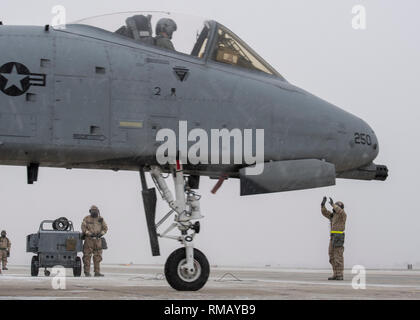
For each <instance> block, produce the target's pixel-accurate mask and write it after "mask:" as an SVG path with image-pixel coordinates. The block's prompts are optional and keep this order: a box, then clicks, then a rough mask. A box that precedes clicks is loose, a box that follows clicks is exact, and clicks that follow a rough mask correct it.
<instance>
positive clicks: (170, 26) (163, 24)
mask: <svg viewBox="0 0 420 320" xmlns="http://www.w3.org/2000/svg"><path fill="white" fill-rule="evenodd" d="M176 30H177V25H176V23H175V21H174V20H172V19H169V18H162V19H160V20H159V21H158V22H157V24H156V35H159V34H160V33H162V32H165V33H166V34H167V35H168V37H169V39H172V34H173V33H174V32H175V31H176Z"/></svg>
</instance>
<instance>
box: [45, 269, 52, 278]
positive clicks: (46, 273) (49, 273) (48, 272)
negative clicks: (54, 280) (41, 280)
mask: <svg viewBox="0 0 420 320" xmlns="http://www.w3.org/2000/svg"><path fill="white" fill-rule="evenodd" d="M50 275H51V272H50V271H48V270H47V269H45V270H44V276H46V277H49V276H50Z"/></svg>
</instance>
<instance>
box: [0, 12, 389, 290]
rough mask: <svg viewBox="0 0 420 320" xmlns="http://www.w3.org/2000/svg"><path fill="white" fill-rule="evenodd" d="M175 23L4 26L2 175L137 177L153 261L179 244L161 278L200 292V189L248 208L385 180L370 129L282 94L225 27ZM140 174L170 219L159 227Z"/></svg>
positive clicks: (276, 78) (275, 79) (0, 57)
mask: <svg viewBox="0 0 420 320" xmlns="http://www.w3.org/2000/svg"><path fill="white" fill-rule="evenodd" d="M160 18H171V19H173V21H174V22H176V24H177V28H176V29H177V30H176V31H175V28H173V26H172V30H170V32H169V33H172V32H173V38H172V42H173V44H174V46H175V51H172V50H167V49H164V48H161V47H158V46H157V45H156V40H155V39H154V38H153V37H154V36H156V35H155V34H153V32H152V28H153V26H155V25H156V23H157V21H158V20H159V19H160ZM101 19H102V20H101ZM96 20H97V21H99V22H98V23H97V24H95V23H92V21H93V22H95V21H96ZM181 20H182V19H177V18H176V15H171V14H166V13H158V12H149V13H146V12H142V13H135V14H133V13H125V14H117V15H109V16H108V15H104V16H101V17H99V19H95V18H93V19H91V20H89V19H88V20H85V21H82V22H80V23H74V24H68V25H65V26H59V27H51V26H48V25H46V26H8V25H7V24H4V25H1V26H0V48H1V51H0V90H1V92H0V164H2V165H19V166H26V167H27V173H28V183H30V184H32V183H33V182H35V181H37V178H38V168H39V167H59V168H67V169H71V168H84V169H109V170H133V171H138V172H140V178H141V184H142V188H143V191H142V195H143V204H144V208H145V213H146V221H147V225H148V231H149V236H150V241H151V247H152V253H153V255H159V243H158V237H163V238H170V239H174V240H176V241H179V242H180V243H181V244H182V247H181V248H180V249H178V250H176V251H174V252H173V253H172V254H171V255H170V257H169V258H168V260H167V262H166V264H165V275H166V279H167V281H168V282H169V284H170V285H171V286H172V287H173V288H175V289H177V290H198V289H200V288H202V287H203V286H204V284H205V283H206V281H207V279H208V276H209V271H210V270H209V269H210V268H209V263H208V261H207V259H206V257H205V255H204V254H203V253H202V252H200V251H199V250H198V249H196V248H195V247H194V239H195V237H196V235H197V234H198V233H199V231H200V224H199V222H198V221H197V220H198V219H200V218H202V216H201V213H200V205H199V200H200V196H199V195H198V194H197V193H196V191H195V190H197V189H198V187H199V178H200V176H208V177H210V178H213V179H218V180H219V181H218V182H217V184H216V186H215V189H214V191H216V189H218V188H219V187H220V185H221V183H222V182H223V180H225V179H229V178H236V179H240V193H241V195H254V194H261V193H274V192H281V191H291V190H302V189H309V188H317V187H324V186H330V185H334V184H335V180H336V178H345V179H360V180H385V179H386V178H387V175H388V169H387V168H386V167H385V166H380V165H376V164H374V163H373V161H374V159H375V158H376V157H377V155H378V152H379V144H378V139H377V137H376V135H375V133H374V131H373V130H372V129H371V128H370V127H369V125H368V124H367V123H366V122H365V121H363V120H362V119H360V118H358V117H356V116H354V115H352V114H350V113H348V112H346V111H344V110H342V109H340V108H339V107H337V106H334V105H332V104H330V103H328V102H326V101H324V100H321V99H320V98H318V97H316V96H314V95H312V94H310V93H309V92H307V91H304V90H302V89H300V88H297V87H296V86H294V85H293V84H291V83H289V82H288V81H287V80H286V79H285V78H283V77H282V76H281V75H280V74H279V73H278V72H277V71H276V70H275V69H274V68H273V67H271V66H270V65H269V64H268V63H267V62H266V61H264V60H263V59H262V58H261V57H260V56H259V55H258V54H257V53H256V52H255V51H254V50H252V49H251V48H250V47H249V46H248V45H247V44H246V43H245V42H244V41H242V40H241V39H240V38H239V37H238V36H237V35H235V34H234V33H233V32H231V31H230V30H229V29H228V28H226V27H225V26H223V25H222V24H220V23H217V22H216V21H205V22H204V25H203V24H201V26H200V27H199V24H197V23H196V22H195V21H193V22H191V23H187V22H184V21H181ZM201 22H202V21H200V23H201ZM338 80H339V79H336V80H335V81H338ZM206 139H207V140H206ZM209 140H211V141H209ZM220 140H221V141H220ZM247 153H248V154H247ZM241 155H243V157H241ZM165 159H166V162H165V161H164V160H165ZM247 159H248V160H247ZM258 167H259V169H258ZM145 172H150V174H151V177H152V179H153V181H154V183H155V186H156V188H157V189H158V191H159V193H160V195H161V196H162V198H163V199H164V200H165V201H166V202H167V203H168V205H169V208H170V211H169V212H168V213H167V214H165V215H163V217H162V218H161V219H160V221H158V222H156V220H155V219H156V217H155V216H156V215H155V211H156V201H157V197H156V192H155V188H149V187H148V186H147V183H146V179H145ZM168 174H172V176H173V181H174V185H175V188H174V190H175V196H174V195H172V193H171V191H170V189H169V188H168V186H167V184H166V181H167V180H165V178H166V177H168V176H169V175H168ZM170 216H174V222H173V223H172V224H170V226H169V227H168V228H167V229H166V230H164V231H160V227H162V224H163V223H164V222H165V221H167V219H168V218H169V217H170ZM177 231H179V233H180V234H179V235H174V234H173V232H177Z"/></svg>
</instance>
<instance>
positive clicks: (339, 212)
mask: <svg viewBox="0 0 420 320" xmlns="http://www.w3.org/2000/svg"><path fill="white" fill-rule="evenodd" d="M333 208H334V211H335V212H331V211H328V210H327V208H325V206H323V207H321V212H322V215H323V216H324V217H325V218H327V219H329V220H330V222H331V231H344V230H345V228H346V219H347V214H346V212H345V211H344V210H343V209H341V208H340V207H339V206H337V205H336V204H334V205H333Z"/></svg>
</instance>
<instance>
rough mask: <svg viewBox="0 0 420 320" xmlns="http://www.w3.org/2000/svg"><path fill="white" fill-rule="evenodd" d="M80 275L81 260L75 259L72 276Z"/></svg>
mask: <svg viewBox="0 0 420 320" xmlns="http://www.w3.org/2000/svg"><path fill="white" fill-rule="evenodd" d="M81 275H82V260H80V257H76V261H75V265H74V267H73V276H75V277H80V276H81Z"/></svg>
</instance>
